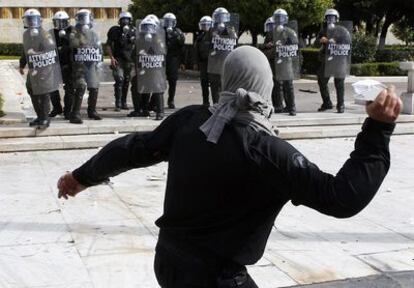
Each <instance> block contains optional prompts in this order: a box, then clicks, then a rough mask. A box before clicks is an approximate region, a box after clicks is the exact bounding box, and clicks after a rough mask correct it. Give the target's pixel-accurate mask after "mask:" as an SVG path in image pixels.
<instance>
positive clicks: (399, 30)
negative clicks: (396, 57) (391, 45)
mask: <svg viewBox="0 0 414 288" xmlns="http://www.w3.org/2000/svg"><path fill="white" fill-rule="evenodd" d="M391 31H392V33H393V34H394V35H395V36H396V37H397V38H398V39H399V40H401V41H404V43H405V45H407V46H408V45H410V44H412V43H414V23H413V21H412V20H410V19H408V18H407V17H404V18H402V19H401V20H400V21H398V22H397V23H394V25H393V27H392V30H391Z"/></svg>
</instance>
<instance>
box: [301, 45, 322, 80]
mask: <svg viewBox="0 0 414 288" xmlns="http://www.w3.org/2000/svg"><path fill="white" fill-rule="evenodd" d="M301 54H302V73H303V74H316V72H317V71H318V68H319V65H320V64H319V49H316V48H304V49H301Z"/></svg>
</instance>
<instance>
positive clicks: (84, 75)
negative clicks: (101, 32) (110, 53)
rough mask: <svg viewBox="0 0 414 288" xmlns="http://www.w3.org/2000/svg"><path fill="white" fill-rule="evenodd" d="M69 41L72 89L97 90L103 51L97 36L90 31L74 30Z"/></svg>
mask: <svg viewBox="0 0 414 288" xmlns="http://www.w3.org/2000/svg"><path fill="white" fill-rule="evenodd" d="M69 40H70V47H71V51H72V73H73V80H74V83H73V84H74V87H75V88H82V87H84V86H85V85H87V87H88V88H99V82H100V81H99V78H100V72H101V65H102V61H103V51H102V45H101V42H100V41H99V38H98V35H97V34H96V32H95V31H93V30H91V29H87V30H81V29H78V28H74V29H72V32H71V34H70V39H69Z"/></svg>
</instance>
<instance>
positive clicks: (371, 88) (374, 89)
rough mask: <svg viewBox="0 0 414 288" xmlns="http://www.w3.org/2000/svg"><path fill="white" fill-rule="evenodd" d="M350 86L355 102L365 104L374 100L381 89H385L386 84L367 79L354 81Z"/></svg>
mask: <svg viewBox="0 0 414 288" xmlns="http://www.w3.org/2000/svg"><path fill="white" fill-rule="evenodd" d="M352 88H354V92H355V95H354V98H355V103H357V104H364V105H365V103H366V102H368V101H374V100H375V98H377V96H378V94H379V93H381V91H382V90H384V89H387V86H385V85H384V84H382V83H381V82H378V81H375V80H372V79H367V80H362V81H358V82H355V83H354V84H352Z"/></svg>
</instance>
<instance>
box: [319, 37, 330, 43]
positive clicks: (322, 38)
mask: <svg viewBox="0 0 414 288" xmlns="http://www.w3.org/2000/svg"><path fill="white" fill-rule="evenodd" d="M319 41H320V42H321V43H322V44H326V43H328V41H329V40H328V38H326V37H325V36H323V37H321V39H320V40H319Z"/></svg>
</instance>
